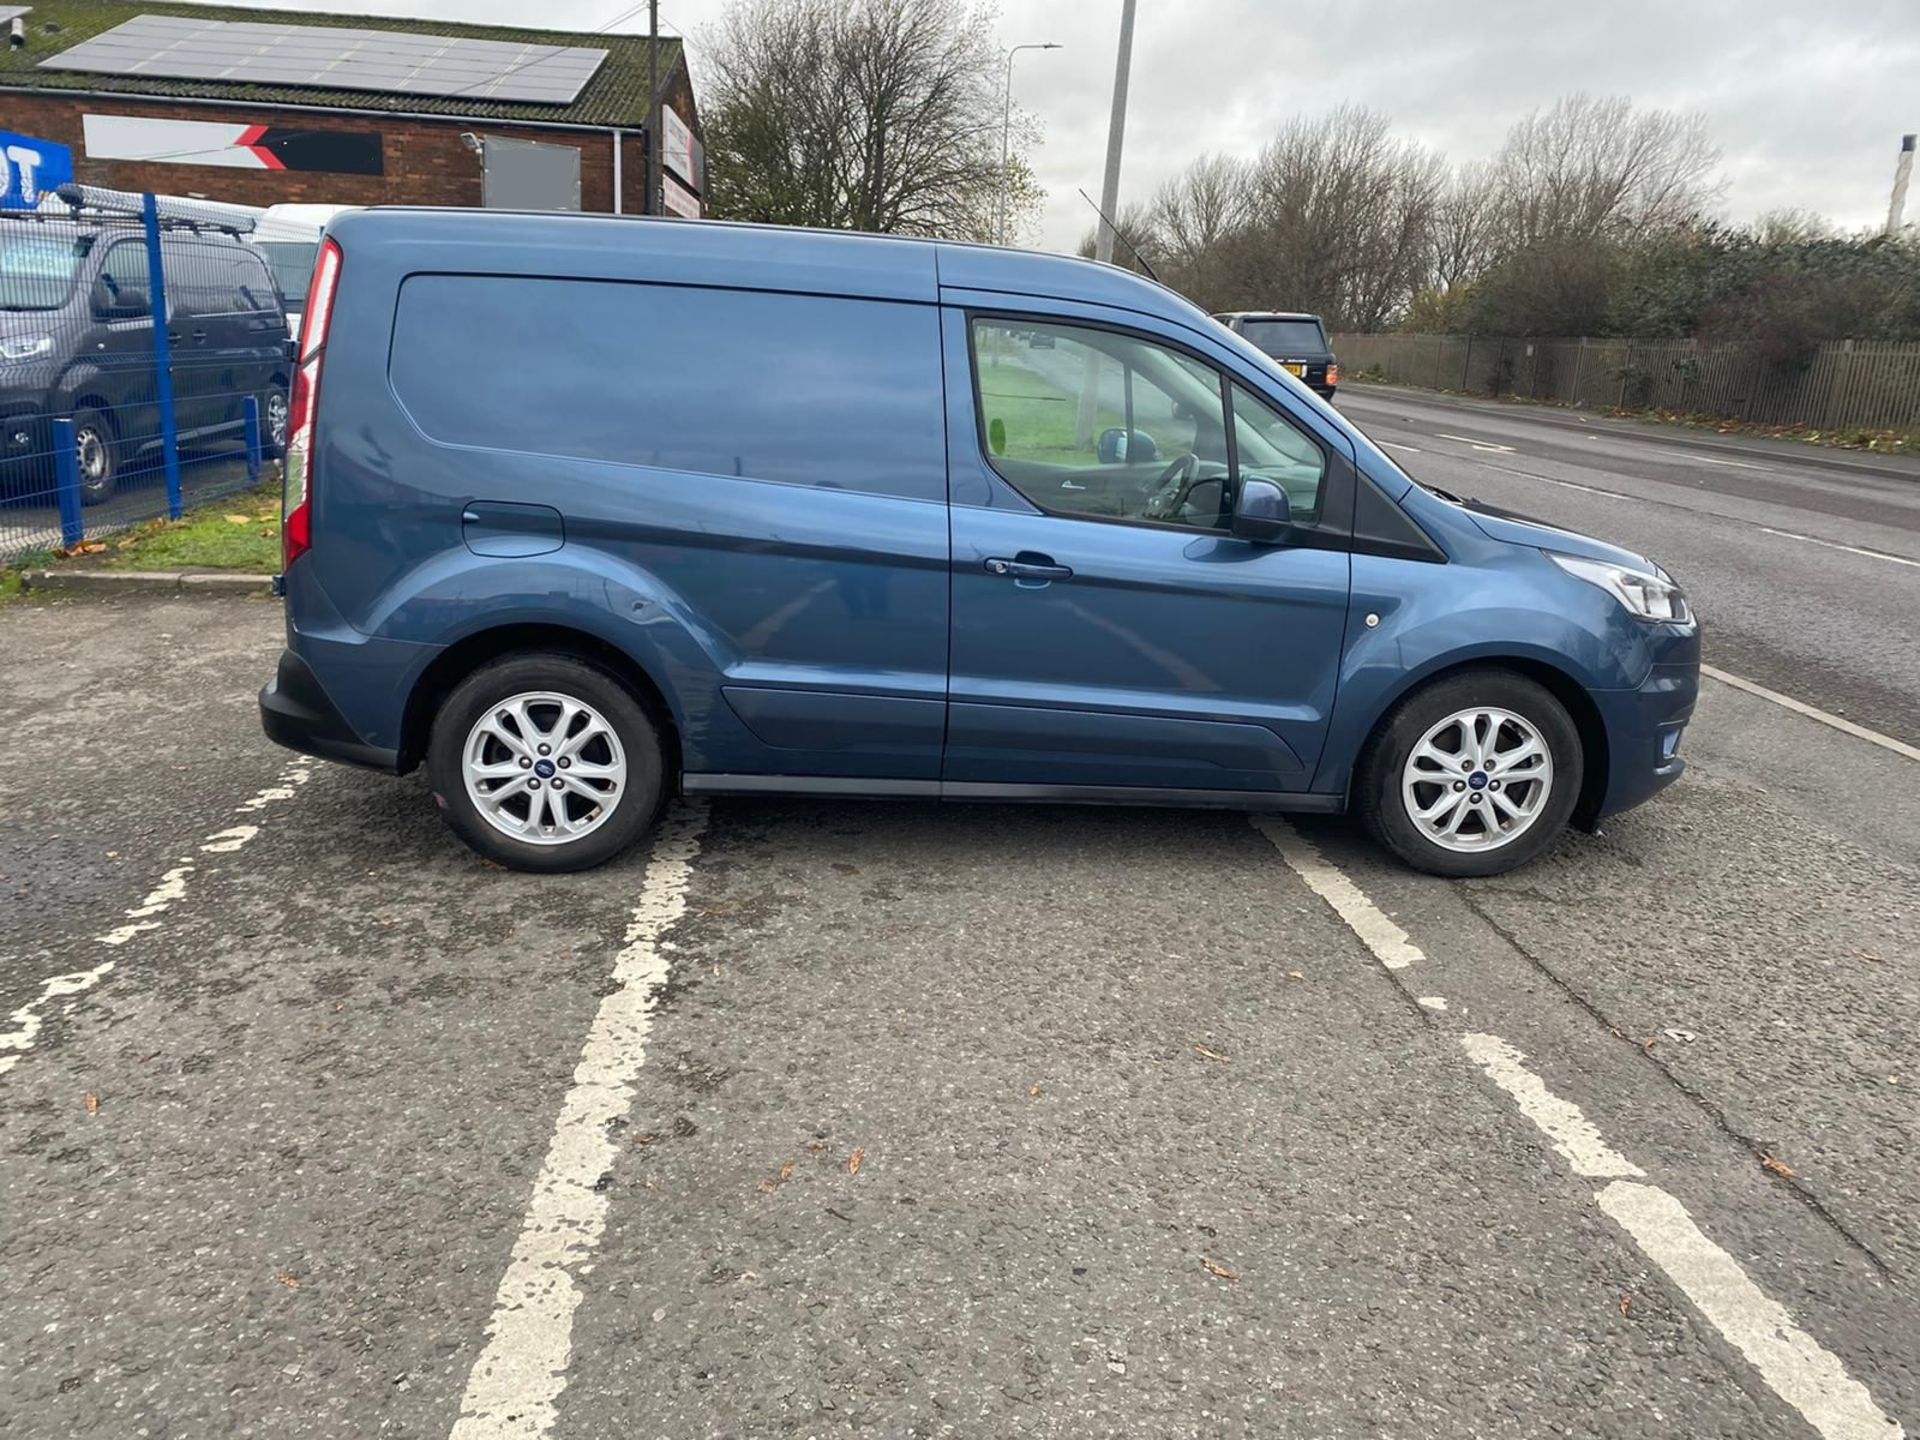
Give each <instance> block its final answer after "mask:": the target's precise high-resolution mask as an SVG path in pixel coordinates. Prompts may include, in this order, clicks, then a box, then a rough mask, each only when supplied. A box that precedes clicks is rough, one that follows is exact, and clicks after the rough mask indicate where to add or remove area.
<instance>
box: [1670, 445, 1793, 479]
mask: <svg viewBox="0 0 1920 1440" xmlns="http://www.w3.org/2000/svg"><path fill="white" fill-rule="evenodd" d="M1680 453H1682V454H1684V455H1686V457H1687V458H1688V459H1689V460H1693V461H1697V462H1698V463H1699V464H1702V465H1731V466H1732V467H1733V468H1734V469H1736V470H1764V471H1766V472H1767V473H1768V474H1769V475H1771V474H1773V467H1772V466H1771V465H1755V464H1753V463H1752V462H1750V461H1747V460H1722V459H1720V458H1719V457H1718V456H1717V455H1701V454H1699V453H1698V452H1695V451H1682V452H1680Z"/></svg>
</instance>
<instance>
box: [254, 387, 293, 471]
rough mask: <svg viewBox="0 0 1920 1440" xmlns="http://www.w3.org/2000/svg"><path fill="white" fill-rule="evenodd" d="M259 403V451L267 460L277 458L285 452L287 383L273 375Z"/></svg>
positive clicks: (287, 413)
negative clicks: (271, 381)
mask: <svg viewBox="0 0 1920 1440" xmlns="http://www.w3.org/2000/svg"><path fill="white" fill-rule="evenodd" d="M259 404H260V453H261V455H262V456H264V457H265V458H266V459H268V460H278V459H279V458H280V457H281V456H282V455H284V454H286V452H287V417H288V415H289V414H290V413H291V412H290V410H289V409H288V396H287V385H286V382H285V381H284V380H282V379H281V378H280V377H279V376H277V375H276V376H275V377H274V379H273V384H272V386H271V387H270V388H268V389H266V390H263V391H262V392H261V393H260V396H259Z"/></svg>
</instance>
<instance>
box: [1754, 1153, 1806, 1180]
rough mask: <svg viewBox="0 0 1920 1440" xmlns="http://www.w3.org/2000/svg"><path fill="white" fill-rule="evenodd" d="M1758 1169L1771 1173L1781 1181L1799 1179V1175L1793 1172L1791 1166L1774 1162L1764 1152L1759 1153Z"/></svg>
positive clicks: (1777, 1161) (1780, 1161) (1771, 1157)
mask: <svg viewBox="0 0 1920 1440" xmlns="http://www.w3.org/2000/svg"><path fill="white" fill-rule="evenodd" d="M1760 1168H1761V1169H1762V1170H1769V1171H1771V1172H1772V1173H1774V1174H1775V1175H1778V1176H1779V1177H1780V1178H1781V1179H1782V1180H1798V1179H1799V1178H1800V1176H1799V1173H1798V1172H1797V1171H1795V1170H1794V1168H1793V1167H1792V1166H1791V1165H1789V1164H1787V1162H1786V1161H1784V1160H1776V1159H1774V1158H1773V1156H1771V1155H1769V1154H1767V1152H1766V1151H1764V1150H1762V1151H1761V1152H1760Z"/></svg>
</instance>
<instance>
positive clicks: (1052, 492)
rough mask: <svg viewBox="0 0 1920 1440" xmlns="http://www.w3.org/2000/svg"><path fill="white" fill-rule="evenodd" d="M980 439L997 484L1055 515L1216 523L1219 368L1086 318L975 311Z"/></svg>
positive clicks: (1223, 428) (1223, 495) (1225, 521)
mask: <svg viewBox="0 0 1920 1440" xmlns="http://www.w3.org/2000/svg"><path fill="white" fill-rule="evenodd" d="M973 369H974V382H975V392H976V394H977V395H978V397H979V419H980V440H981V444H982V446H983V447H984V449H985V451H986V456H987V461H988V463H989V464H991V465H992V466H993V468H994V470H995V471H996V472H997V473H998V474H999V475H1000V477H1001V478H1002V479H1004V480H1005V481H1006V482H1007V483H1008V484H1010V485H1012V486H1013V487H1014V488H1015V489H1016V490H1018V491H1019V492H1020V493H1021V494H1022V495H1024V496H1026V497H1027V499H1029V500H1031V501H1032V502H1033V503H1034V504H1035V505H1037V506H1039V507H1040V508H1041V509H1042V510H1045V511H1047V512H1049V513H1051V514H1055V515H1074V516H1081V517H1085V518H1089V519H1104V520H1126V521H1133V522H1135V523H1139V524H1148V525H1174V526H1180V527H1183V528H1190V529H1198V530H1225V529H1227V528H1228V527H1229V525H1230V524H1231V521H1232V515H1231V498H1232V497H1231V495H1230V493H1229V484H1228V473H1229V472H1228V463H1227V438H1226V437H1227V421H1226V415H1225V411H1224V408H1223V406H1222V404H1221V399H1220V376H1219V374H1218V373H1217V372H1216V371H1214V370H1213V369H1212V368H1211V367H1210V366H1207V365H1203V364H1202V363H1200V362H1199V361H1198V360H1195V359H1193V358H1191V357H1190V356H1187V355H1184V354H1182V353H1180V352H1179V351H1177V350H1174V349H1171V348H1170V347H1167V346H1163V345H1156V344H1154V343H1153V342H1151V341H1147V340H1142V339H1140V338H1138V337H1137V336H1132V335H1125V334H1121V333H1119V332H1117V331H1112V330H1102V329H1098V328H1095V327H1093V326H1079V325H1057V324H1052V323H1049V322H1040V321H1036V322H1022V321H1011V320H1002V319H977V320H975V321H974V322H973Z"/></svg>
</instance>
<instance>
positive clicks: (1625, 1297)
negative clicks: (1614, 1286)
mask: <svg viewBox="0 0 1920 1440" xmlns="http://www.w3.org/2000/svg"><path fill="white" fill-rule="evenodd" d="M1632 1309H1633V1296H1631V1295H1629V1294H1628V1293H1627V1292H1626V1291H1624V1290H1622V1291H1621V1292H1620V1313H1621V1314H1622V1315H1625V1314H1626V1313H1627V1312H1628V1311H1630V1310H1632Z"/></svg>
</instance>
